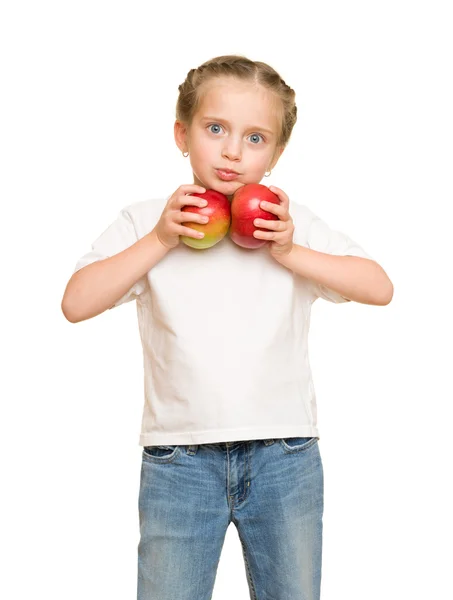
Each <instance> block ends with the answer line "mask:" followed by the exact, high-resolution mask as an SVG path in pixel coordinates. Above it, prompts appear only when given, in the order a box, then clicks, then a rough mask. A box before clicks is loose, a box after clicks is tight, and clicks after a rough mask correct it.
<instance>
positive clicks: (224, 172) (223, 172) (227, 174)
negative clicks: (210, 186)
mask: <svg viewBox="0 0 453 600" xmlns="http://www.w3.org/2000/svg"><path fill="white" fill-rule="evenodd" d="M216 173H217V177H219V179H222V180H223V181H232V180H233V179H236V178H237V177H239V173H236V171H232V170H231V169H216Z"/></svg>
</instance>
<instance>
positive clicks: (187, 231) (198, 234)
mask: <svg viewBox="0 0 453 600" xmlns="http://www.w3.org/2000/svg"><path fill="white" fill-rule="evenodd" d="M178 235H187V236H188V237H192V238H197V239H201V238H204V233H203V232H202V231H197V230H196V229H191V228H190V227H183V226H180V227H178Z"/></svg>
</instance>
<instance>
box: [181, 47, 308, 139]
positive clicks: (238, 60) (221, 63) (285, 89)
mask: <svg viewBox="0 0 453 600" xmlns="http://www.w3.org/2000/svg"><path fill="white" fill-rule="evenodd" d="M216 77H233V78H235V79H237V80H240V81H249V82H252V83H254V84H259V85H261V86H263V87H264V88H266V89H267V90H269V91H271V92H273V94H274V95H275V97H276V99H279V100H280V110H279V113H280V124H281V127H280V132H279V137H278V139H277V148H279V147H283V148H284V147H285V146H286V145H287V144H288V141H289V138H290V137H291V132H292V130H293V127H294V125H295V124H296V121H297V106H296V102H295V97H296V92H295V91H294V90H293V89H292V88H290V87H289V86H288V85H286V83H285V82H284V81H283V79H282V78H281V77H280V75H279V74H278V73H277V71H275V70H274V69H273V68H272V67H270V66H269V65H268V64H266V63H264V62H258V61H253V60H250V59H248V58H246V57H245V56H241V55H226V56H217V57H215V58H211V59H210V60H208V61H206V62H205V63H203V64H202V65H200V66H199V67H198V68H197V69H191V70H190V71H189V72H188V73H187V77H186V79H185V81H184V82H183V83H181V85H180V86H178V90H179V96H178V100H177V103H176V119H177V120H178V121H181V122H182V123H184V124H185V125H187V126H189V127H190V125H191V124H192V119H193V116H194V115H195V113H196V112H197V110H198V107H199V105H200V102H201V99H202V97H203V91H204V89H203V88H204V86H205V84H207V83H208V82H209V81H210V80H212V79H214V78H216Z"/></svg>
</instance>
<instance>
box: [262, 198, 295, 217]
mask: <svg viewBox="0 0 453 600" xmlns="http://www.w3.org/2000/svg"><path fill="white" fill-rule="evenodd" d="M260 208H262V209H263V210H265V211H266V212H270V213H272V214H273V215H277V217H278V218H279V219H281V220H282V221H286V220H287V219H286V218H285V217H286V216H287V212H288V211H287V210H286V208H285V207H284V206H283V205H282V204H274V202H266V201H265V200H263V201H262V202H260Z"/></svg>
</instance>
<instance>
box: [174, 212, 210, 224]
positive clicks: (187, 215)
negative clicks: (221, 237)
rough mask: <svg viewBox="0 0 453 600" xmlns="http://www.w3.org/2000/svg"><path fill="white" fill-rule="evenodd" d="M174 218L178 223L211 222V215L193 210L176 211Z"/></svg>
mask: <svg viewBox="0 0 453 600" xmlns="http://www.w3.org/2000/svg"><path fill="white" fill-rule="evenodd" d="M174 220H175V222H176V223H187V222H189V223H203V224H206V223H209V217H207V216H206V215H200V214H198V213H195V212H192V211H191V210H180V211H178V212H177V213H175V217H174Z"/></svg>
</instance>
